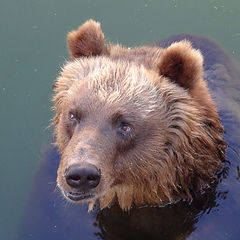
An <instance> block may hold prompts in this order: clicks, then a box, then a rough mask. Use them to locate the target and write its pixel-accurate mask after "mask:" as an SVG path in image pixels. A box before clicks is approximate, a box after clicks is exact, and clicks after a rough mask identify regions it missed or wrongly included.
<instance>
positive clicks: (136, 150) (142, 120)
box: [53, 20, 226, 210]
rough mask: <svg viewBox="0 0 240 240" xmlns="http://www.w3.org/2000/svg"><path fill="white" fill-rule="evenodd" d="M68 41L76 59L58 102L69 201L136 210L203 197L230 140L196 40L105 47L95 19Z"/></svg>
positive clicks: (58, 87) (65, 72)
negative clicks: (225, 137) (163, 45)
mask: <svg viewBox="0 0 240 240" xmlns="http://www.w3.org/2000/svg"><path fill="white" fill-rule="evenodd" d="M67 44H68V49H69V53H70V56H71V61H70V62H67V63H66V65H65V66H64V67H63V69H62V71H61V74H60V76H59V77H58V79H57V81H56V83H55V95H54V98H53V101H54V110H55V116H54V119H53V120H54V121H53V123H54V125H55V135H56V144H57V146H58V148H59V152H60V154H61V162H60V165H59V168H58V177H57V184H58V186H59V188H60V189H61V191H62V193H63V194H64V196H65V197H66V198H67V199H70V200H71V201H73V202H77V203H90V208H91V207H92V206H93V204H94V202H95V201H96V200H99V201H100V207H101V208H104V207H106V206H110V205H111V204H113V203H114V202H118V203H119V205H120V207H121V208H122V209H124V210H128V209H129V208H130V207H131V206H133V205H136V206H139V205H144V204H158V205H163V204H166V203H169V202H173V201H176V200H178V199H182V198H184V199H191V198H192V196H193V194H195V193H198V192H201V191H202V190H203V189H204V187H206V186H207V184H208V183H210V182H211V181H212V180H213V179H214V176H215V174H216V172H217V171H218V170H220V169H221V166H222V161H223V159H224V157H225V148H226V144H225V142H224V141H223V139H222V133H223V127H222V125H221V123H220V119H219V116H218V114H217V109H216V106H215V104H214V102H213V100H212V98H211V96H210V94H209V92H208V89H207V86H206V82H205V81H204V79H203V57H202V55H201V53H200V51H198V50H196V49H193V48H192V46H191V43H190V42H188V41H181V42H176V43H173V44H172V45H170V46H169V47H168V48H166V49H162V48H159V47H158V46H141V47H136V48H133V49H129V48H124V47H122V46H120V45H113V44H106V43H105V41H104V35H103V33H102V31H101V28H100V24H99V23H97V22H95V21H93V20H89V21H87V22H86V23H84V24H83V25H82V26H80V27H79V29H78V30H77V31H72V32H70V33H69V34H68V37H67Z"/></svg>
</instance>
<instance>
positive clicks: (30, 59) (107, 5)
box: [0, 0, 240, 240]
mask: <svg viewBox="0 0 240 240" xmlns="http://www.w3.org/2000/svg"><path fill="white" fill-rule="evenodd" d="M89 18H93V19H95V20H97V21H100V22H101V24H102V29H103V32H104V33H105V36H106V39H107V41H111V42H119V43H122V44H123V45H126V46H134V45H138V44H144V43H149V42H153V41H157V40H161V39H164V38H166V37H169V36H171V35H175V34H179V33H191V34H198V35H203V36H205V37H210V38H212V39H215V40H217V41H218V42H219V43H220V44H221V45H222V46H223V47H224V48H225V49H226V50H227V51H228V53H229V54H230V55H231V56H232V57H233V58H234V59H235V61H236V63H237V64H238V62H239V61H240V47H239V43H240V24H239V23H240V1H238V0H226V1H221V0H211V1H210V0H201V1H194V0H171V1H170V0H169V1H160V0H145V1H143V0H128V1H127V0H122V1H116V0H115V1H114V0H111V1H110V0H109V1H107V0H88V1H81V0H69V1H66V0H64V1H63V0H48V1H46V0H39V1H37V0H31V1H30V0H9V1H6V0H0V49H1V51H0V124H1V125H0V239H3V240H11V239H15V237H16V234H17V233H16V229H17V226H18V224H19V220H20V219H21V216H22V213H23V209H24V206H25V204H26V199H27V196H28V194H29V192H30V189H31V186H32V179H33V176H34V175H35V172H36V170H37V168H38V166H39V165H40V163H41V160H42V156H43V153H44V151H45V150H46V149H47V148H48V145H49V143H50V139H51V134H52V132H51V130H48V129H47V130H46V127H47V126H48V124H49V120H50V118H51V117H52V115H53V113H52V112H51V110H50V108H51V105H52V104H51V94H52V83H53V81H54V80H55V78H56V77H57V74H58V72H59V71H60V66H61V65H62V64H63V63H64V62H65V60H66V59H68V53H67V49H66V44H65V38H66V34H67V32H68V31H70V30H72V29H75V28H77V27H78V26H79V25H80V24H82V23H83V22H84V21H86V20H87V19H89Z"/></svg>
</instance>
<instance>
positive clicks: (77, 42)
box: [67, 19, 107, 58]
mask: <svg viewBox="0 0 240 240" xmlns="http://www.w3.org/2000/svg"><path fill="white" fill-rule="evenodd" d="M67 45H68V49H69V53H70V56H71V57H72V58H79V57H83V56H97V55H101V54H106V53H107V48H106V45H105V44H104V34H103V33H102V30H101V27H100V23H99V22H95V21H93V20H92V19H90V20H88V21H86V22H85V23H84V24H83V25H81V26H80V27H79V28H78V30H77V31H72V32H70V33H68V36H67Z"/></svg>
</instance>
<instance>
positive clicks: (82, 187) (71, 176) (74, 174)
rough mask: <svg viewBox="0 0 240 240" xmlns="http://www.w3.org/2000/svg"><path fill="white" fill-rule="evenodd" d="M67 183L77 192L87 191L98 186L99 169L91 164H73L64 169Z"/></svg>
mask: <svg viewBox="0 0 240 240" xmlns="http://www.w3.org/2000/svg"><path fill="white" fill-rule="evenodd" d="M65 179H66V182H67V184H68V185H69V186H70V187H72V188H74V189H75V190H77V191H79V192H87V191H89V190H91V189H93V188H95V187H97V186H98V184H99V182H100V179H101V171H100V170H99V169H98V168H97V167H96V166H94V165H93V164H86V165H84V167H83V166H80V165H79V164H73V165H71V166H70V167H68V168H67V169H66V170H65Z"/></svg>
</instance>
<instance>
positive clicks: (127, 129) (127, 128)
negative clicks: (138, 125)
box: [117, 121, 133, 137]
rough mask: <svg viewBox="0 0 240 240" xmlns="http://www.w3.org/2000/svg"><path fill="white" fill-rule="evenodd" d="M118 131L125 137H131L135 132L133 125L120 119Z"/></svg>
mask: <svg viewBox="0 0 240 240" xmlns="http://www.w3.org/2000/svg"><path fill="white" fill-rule="evenodd" d="M117 132H118V134H119V135H121V136H123V137H131V136H132V134H133V127H132V126H131V124H130V123H128V122H125V121H120V122H119V123H118V124H117Z"/></svg>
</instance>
